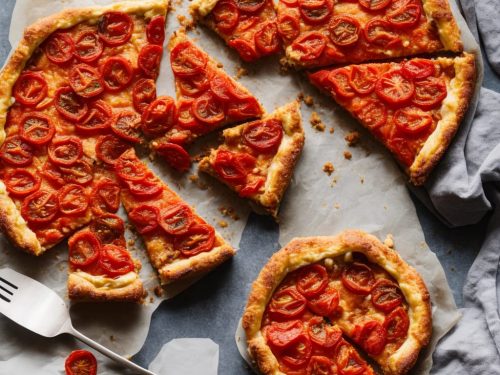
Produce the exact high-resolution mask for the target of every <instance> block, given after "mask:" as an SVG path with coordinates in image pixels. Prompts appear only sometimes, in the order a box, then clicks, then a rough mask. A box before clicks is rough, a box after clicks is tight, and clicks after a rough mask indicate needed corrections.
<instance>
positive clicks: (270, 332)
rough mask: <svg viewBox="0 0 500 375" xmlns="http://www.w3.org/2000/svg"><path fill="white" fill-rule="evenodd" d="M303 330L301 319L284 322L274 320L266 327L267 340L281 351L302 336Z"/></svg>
mask: <svg viewBox="0 0 500 375" xmlns="http://www.w3.org/2000/svg"><path fill="white" fill-rule="evenodd" d="M303 331H304V326H303V324H302V321H301V320H292V321H290V322H283V323H279V322H272V323H271V324H270V325H269V326H267V327H266V337H267V342H268V344H270V345H271V347H272V348H274V349H277V350H278V351H279V350H282V349H284V348H286V347H287V346H289V345H292V344H294V342H295V341H297V340H298V339H299V338H300V335H301V334H302V332H303Z"/></svg>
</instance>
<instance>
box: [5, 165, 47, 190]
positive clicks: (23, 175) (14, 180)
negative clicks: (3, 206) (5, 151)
mask: <svg viewBox="0 0 500 375" xmlns="http://www.w3.org/2000/svg"><path fill="white" fill-rule="evenodd" d="M3 180H4V182H5V186H6V187H7V191H8V192H9V193H10V194H12V195H14V196H16V197H24V196H26V195H28V194H31V193H33V192H35V191H37V190H38V189H39V188H40V184H41V179H40V178H39V177H38V176H37V175H35V174H34V173H32V172H30V171H29V170H27V169H24V168H16V169H10V170H9V171H7V173H5V176H4V178H3Z"/></svg>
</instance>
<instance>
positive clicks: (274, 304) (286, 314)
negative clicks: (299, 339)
mask: <svg viewBox="0 0 500 375" xmlns="http://www.w3.org/2000/svg"><path fill="white" fill-rule="evenodd" d="M306 305H307V300H306V299H305V297H304V296H303V295H302V294H300V293H299V292H298V291H297V288H296V287H294V286H290V287H287V288H284V289H280V290H278V291H277V292H276V293H274V295H273V297H272V299H271V303H270V304H269V312H270V313H271V315H272V316H273V317H275V318H276V319H293V318H297V317H299V316H301V315H302V314H303V313H304V311H305V310H306Z"/></svg>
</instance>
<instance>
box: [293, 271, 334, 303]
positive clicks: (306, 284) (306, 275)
mask: <svg viewBox="0 0 500 375" xmlns="http://www.w3.org/2000/svg"><path fill="white" fill-rule="evenodd" d="M327 285H328V273H327V272H326V268H325V267H323V266H322V265H320V264H312V265H310V266H307V267H304V268H302V269H301V270H300V272H299V274H298V278H297V290H298V291H299V292H300V293H301V294H302V295H303V296H304V297H306V298H312V297H315V296H317V295H318V294H320V293H321V292H322V291H324V290H325V288H326V286H327Z"/></svg>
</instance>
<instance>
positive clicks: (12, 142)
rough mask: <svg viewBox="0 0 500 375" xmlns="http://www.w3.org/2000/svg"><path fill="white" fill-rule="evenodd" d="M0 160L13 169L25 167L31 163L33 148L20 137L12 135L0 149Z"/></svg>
mask: <svg viewBox="0 0 500 375" xmlns="http://www.w3.org/2000/svg"><path fill="white" fill-rule="evenodd" d="M0 159H1V160H2V161H3V162H4V163H6V164H8V165H12V166H13V167H26V166H28V165H30V164H31V162H32V161H33V148H32V147H31V146H30V145H29V144H28V143H27V142H26V141H24V140H23V139H21V137H20V136H18V135H14V136H12V137H9V138H7V139H6V140H5V141H4V142H3V144H2V146H1V147H0Z"/></svg>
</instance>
